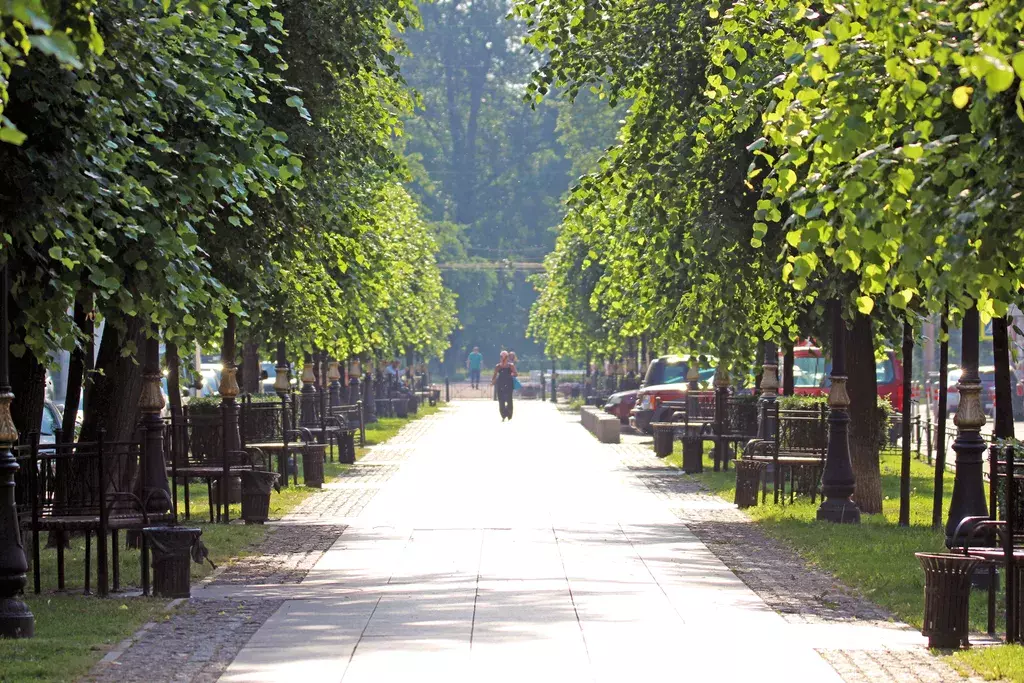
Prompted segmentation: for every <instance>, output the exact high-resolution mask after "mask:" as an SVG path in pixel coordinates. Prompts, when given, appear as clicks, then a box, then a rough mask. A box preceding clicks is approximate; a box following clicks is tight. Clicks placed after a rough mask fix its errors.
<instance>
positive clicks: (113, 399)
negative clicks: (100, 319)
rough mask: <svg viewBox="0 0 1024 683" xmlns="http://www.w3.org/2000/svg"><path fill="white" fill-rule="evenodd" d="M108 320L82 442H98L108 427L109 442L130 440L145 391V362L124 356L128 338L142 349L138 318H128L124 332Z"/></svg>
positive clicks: (141, 331) (97, 359) (86, 408)
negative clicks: (142, 363)
mask: <svg viewBox="0 0 1024 683" xmlns="http://www.w3.org/2000/svg"><path fill="white" fill-rule="evenodd" d="M111 322H112V321H109V320H108V321H107V325H106V327H105V328H104V329H103V339H102V340H100V352H99V355H98V356H97V358H96V369H97V373H96V378H95V381H94V382H93V385H92V388H91V389H90V391H89V402H88V403H87V404H86V406H85V421H84V423H83V424H82V437H81V439H82V441H95V440H96V437H97V436H98V434H99V430H100V429H105V430H106V434H105V436H104V439H105V440H106V441H130V440H132V439H133V438H134V436H135V431H136V425H137V424H138V420H139V394H140V393H141V392H142V365H141V363H139V360H138V359H137V358H135V357H132V356H128V357H125V356H122V355H121V350H122V349H123V348H124V346H125V344H127V343H128V342H129V341H131V342H134V343H135V348H136V350H141V349H142V344H143V339H144V335H143V326H142V321H141V320H139V319H138V318H137V317H133V318H128V319H127V320H125V327H126V329H125V331H124V332H123V333H122V332H121V331H119V330H118V329H117V328H116V326H115V325H112V324H111Z"/></svg>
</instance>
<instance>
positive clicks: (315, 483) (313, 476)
mask: <svg viewBox="0 0 1024 683" xmlns="http://www.w3.org/2000/svg"><path fill="white" fill-rule="evenodd" d="M326 454H327V444H322V443H307V444H306V445H305V447H304V448H303V449H302V478H303V479H305V480H306V486H308V487H310V488H315V489H318V488H320V487H322V486H323V485H324V458H325V455H326Z"/></svg>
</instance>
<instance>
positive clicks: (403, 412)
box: [391, 397, 409, 417]
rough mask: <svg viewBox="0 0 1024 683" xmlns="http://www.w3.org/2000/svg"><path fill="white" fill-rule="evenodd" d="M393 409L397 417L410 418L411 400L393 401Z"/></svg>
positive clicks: (399, 399)
mask: <svg viewBox="0 0 1024 683" xmlns="http://www.w3.org/2000/svg"><path fill="white" fill-rule="evenodd" d="M391 409H392V410H393V411H394V412H395V417H409V399H407V398H404V397H403V398H393V399H391Z"/></svg>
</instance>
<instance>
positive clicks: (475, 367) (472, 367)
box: [466, 346, 484, 389]
mask: <svg viewBox="0 0 1024 683" xmlns="http://www.w3.org/2000/svg"><path fill="white" fill-rule="evenodd" d="M483 363H484V357H483V355H481V353H480V347H479V346H474V347H473V352H472V353H471V354H469V358H467V359H466V367H467V368H469V383H470V386H472V387H473V388H474V389H479V388H480V368H481V367H483Z"/></svg>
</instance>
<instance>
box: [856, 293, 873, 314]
mask: <svg viewBox="0 0 1024 683" xmlns="http://www.w3.org/2000/svg"><path fill="white" fill-rule="evenodd" d="M874 308H875V300H874V299H872V298H871V297H870V296H859V297H857V310H858V311H860V312H861V313H862V314H863V315H871V311H873V310H874Z"/></svg>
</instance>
